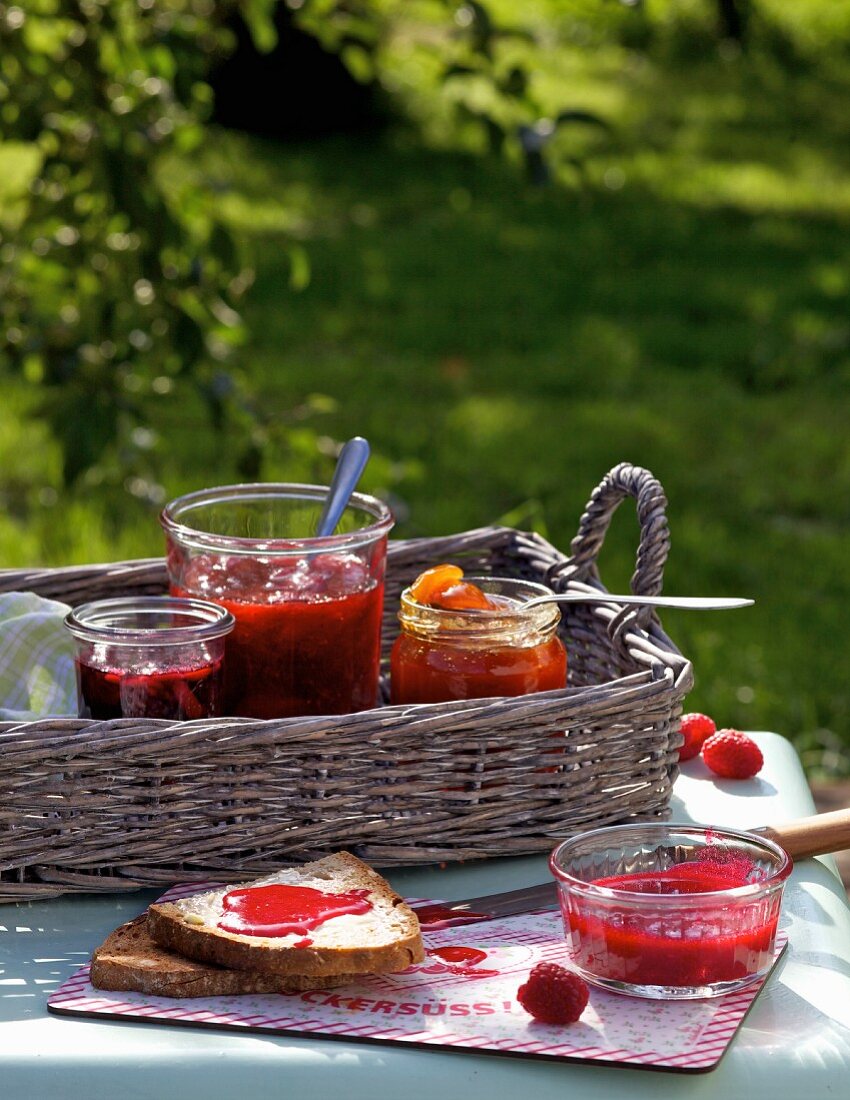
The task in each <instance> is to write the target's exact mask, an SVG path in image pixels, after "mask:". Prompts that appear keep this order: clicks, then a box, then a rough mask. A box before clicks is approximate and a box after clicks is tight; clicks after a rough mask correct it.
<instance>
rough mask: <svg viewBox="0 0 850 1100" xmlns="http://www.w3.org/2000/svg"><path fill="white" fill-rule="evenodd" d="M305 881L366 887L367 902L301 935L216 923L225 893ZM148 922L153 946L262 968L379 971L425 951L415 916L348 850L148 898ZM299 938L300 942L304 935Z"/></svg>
mask: <svg viewBox="0 0 850 1100" xmlns="http://www.w3.org/2000/svg"><path fill="white" fill-rule="evenodd" d="M278 884H280V885H288V886H307V887H311V888H313V889H316V890H320V891H322V892H323V893H326V894H344V893H347V892H349V891H352V890H362V891H365V896H366V898H367V900H368V901H369V902H370V903H371V908H370V909H369V911H368V912H366V913H358V914H354V913H349V914H345V915H342V916H335V917H332V918H331V919H329V920H326V921H325V922H324V923H323V924H320V925H318V927H316V928H315V929H313V930H312V931H310V932H309V933H308V934H307V936H306V937H305V936H303V935H301V934H296V933H292V934H289V935H285V936H272V937H265V936H252V935H246V934H243V933H235V932H228V931H225V930H224V929H222V928H219V927H218V924H219V921H220V920H221V919H222V918H223V917H224V915H225V910H224V906H223V898H224V895H225V894H227V893H228V892H229V891H230V890H237V889H238V890H244V889H247V888H250V887H256V886H270V885H278ZM148 928H149V930H150V933H151V935H152V936H153V938H154V939H155V940H156V942H157V943H158V944H160V946H162V947H165V948H166V949H167V950H168V951H174V952H176V953H177V954H179V955H183V956H185V957H187V958H191V959H197V960H199V961H201V962H206V963H214V964H216V965H218V966H226V967H228V968H229V969H233V970H251V971H255V972H258V973H264V974H268V973H271V974H301V975H305V976H310V977H317V976H325V975H333V974H385V973H391V972H393V971H399V970H406V969H407V967H408V966H410V965H411V963H416V962H421V961H422V960H423V958H424V957H425V952H424V950H423V947H422V937H421V935H420V932H419V921H418V920H417V917H416V914H415V913H414V912H413V910H412V909H411V908H410V907H409V906H408V905H407V904H405V902H404V901H403V900H402V898H400V897H399V896H398V895H397V894H396V893H394V891H393V890H392V888H391V887H390V885H389V883H387V882H386V881H385V880H384V879H382V878H381V876H380V875H379V874H378V873H377V871H373V870H372V868H371V867H369V866H367V865H366V864H365V863H362V862H361V861H360V860H359V859H357V857H356V856H353V855H351V854H350V853H348V852H337V853H336V854H335V855H332V856H325V858H324V859H318V860H316V861H314V862H313V863H305V864H304V865H303V866H301V867H287V868H285V869H284V870H281V871H277V872H275V874H273V875H266V876H264V877H263V878H259V879H256V880H255V881H254V882H250V883H243V884H241V885H240V886H223V887H220V888H219V889H218V890H210V891H209V892H207V893H205V894H195V895H194V896H192V897H188V898H183V899H181V900H180V901H176V902H163V903H160V904H155V905H151V907H150V908H149V910H148ZM305 941H306V942H305Z"/></svg>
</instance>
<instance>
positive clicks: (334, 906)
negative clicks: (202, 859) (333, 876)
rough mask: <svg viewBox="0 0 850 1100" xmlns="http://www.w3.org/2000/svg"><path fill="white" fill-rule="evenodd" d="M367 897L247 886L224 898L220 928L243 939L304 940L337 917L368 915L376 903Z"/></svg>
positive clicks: (303, 888) (306, 888)
mask: <svg viewBox="0 0 850 1100" xmlns="http://www.w3.org/2000/svg"><path fill="white" fill-rule="evenodd" d="M367 894H368V891H367V890H349V891H348V892H347V893H344V894H326V893H324V892H323V891H322V890H316V889H314V888H313V887H312V886H287V885H285V884H283V883H275V884H270V885H268V886H246V887H244V888H243V889H240V890H230V891H228V893H226V894H225V895H224V897H223V898H222V905H223V907H224V916H223V917H222V919H221V920H220V921H219V922H218V927H219V928H220V929H221V930H222V931H224V932H234V933H235V934H236V935H240V936H267V937H274V936H291V935H299V936H304V935H306V933H307V932H311V931H312V930H313V929H314V928H318V927H319V925H320V924H324V923H325V921H329V920H332V919H333V918H334V917H344V916H348V915H359V914H362V913H368V912H369V910H370V909H371V908H372V903H371V901H369V900H368V897H367ZM309 942H310V941H309V940H308V941H307V942H306V943H304V944H300V945H299V944H296V946H307V945H308V944H309Z"/></svg>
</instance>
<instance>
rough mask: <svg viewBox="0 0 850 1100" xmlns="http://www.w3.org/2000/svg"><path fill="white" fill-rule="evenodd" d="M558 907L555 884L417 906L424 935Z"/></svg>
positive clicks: (550, 883)
mask: <svg viewBox="0 0 850 1100" xmlns="http://www.w3.org/2000/svg"><path fill="white" fill-rule="evenodd" d="M557 904H558V890H557V886H556V884H555V883H554V882H544V883H542V884H541V885H540V886H525V887H523V888H522V889H521V890H505V891H504V892H503V893H501V894H483V895H482V896H481V897H477V898H463V899H462V900H461V901H446V902H437V903H434V902H427V903H424V904H422V905H414V906H413V909H414V911H415V913H416V915H417V916H418V918H419V924H420V925H421V927H422V930H423V931H424V932H436V931H437V930H438V929H440V928H454V927H457V926H458V925H462V924H478V922H479V921H483V920H494V919H495V918H496V917H511V916H514V915H515V914H517V913H531V912H533V911H534V910H535V909H553V908H554V907H555V906H556V905H557Z"/></svg>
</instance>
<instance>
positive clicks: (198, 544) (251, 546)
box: [159, 481, 395, 557]
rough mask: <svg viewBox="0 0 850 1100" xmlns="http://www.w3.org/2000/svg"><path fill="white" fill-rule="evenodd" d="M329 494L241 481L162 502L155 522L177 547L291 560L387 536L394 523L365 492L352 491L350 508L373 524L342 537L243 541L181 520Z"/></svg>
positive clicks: (317, 487) (382, 506)
mask: <svg viewBox="0 0 850 1100" xmlns="http://www.w3.org/2000/svg"><path fill="white" fill-rule="evenodd" d="M328 492H329V486H327V485H303V484H300V483H298V482H286V481H266V482H245V483H243V484H237V485H218V486H215V487H213V488H210V489H198V490H196V491H194V492H191V493H184V494H183V495H182V496H179V497H175V499H174V500H171V501H169V502H168V504H166V506H165V507H164V508H163V509H162V511H161V512H160V515H159V522H160V524H161V526H162V528H163V530H164V531H165V533H166V535H168V536H170V537H171V538H173V539H174V540H175V542H177V543H178V544H179V545H181V546H190V547H192V548H193V549H197V550H212V551H214V552H217V553H222V552H224V553H228V554H245V555H254V556H256V555H257V554H258V553H262V555H263V556H264V557H289V556H293V555H296V554H303V553H305V551H310V552H317V551H340V550H350V549H354V548H355V547H358V546H364V545H368V544H369V543H372V542H376V541H377V540H378V539H379V538H382V537H383V536H384V535H386V534H387V533H388V532H389V530H390V529H391V528H392V526H393V524H394V522H395V520H394V519H393V514H392V512H391V511H390V509H389V506H388V505H386V504H385V503H384V502H383V501H382V500H379V499H378V498H377V497H373V496H369V495H367V494H366V493H352V494H351V497H350V498H349V501H348V505H347V506H346V510H348V508H351V507H354V508H357V509H359V510H360V511H362V512H366V513H367V514H369V515H371V516H373V517H374V520H375V522H374V523H370V524H367V525H366V526H365V527H359V528H357V529H356V530H354V531H347V532H345V533H344V534H340V535H324V536H322V537H321V538H320V537H317V536H304V537H301V538H287V537H284V536H281V537H279V538H274V537H272V538H269V537H265V538H247V537H243V536H240V535H219V534H216V533H215V532H213V531H204V530H202V529H200V528H196V527H191V526H190V525H188V524H186V523H182V522H181V521H180V517H181V514H182V513H183V512H191V511H192V510H193V509H195V508H200V507H203V506H205V505H211V504H226V503H228V502H230V501H235V502H239V501H250V500H282V499H290V500H304V501H314V502H316V503H324V501H325V499H326V498H327V495H328Z"/></svg>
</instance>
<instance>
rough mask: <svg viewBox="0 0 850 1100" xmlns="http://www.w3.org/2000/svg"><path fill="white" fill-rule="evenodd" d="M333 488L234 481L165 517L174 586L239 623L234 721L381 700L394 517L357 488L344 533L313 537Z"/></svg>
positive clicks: (233, 666)
mask: <svg viewBox="0 0 850 1100" xmlns="http://www.w3.org/2000/svg"><path fill="white" fill-rule="evenodd" d="M327 492H328V490H327V488H325V487H321V486H314V485H290V484H279V483H270V484H260V485H231V486H224V487H222V488H217V489H205V490H203V491H201V492H197V493H189V494H188V495H186V496H183V497H180V498H179V499H178V500H175V501H173V502H172V503H171V504H169V505H167V507H166V508H165V509H164V510H163V513H162V516H161V523H162V526H163V528H164V530H165V536H166V542H167V549H168V573H169V578H170V582H171V591H172V592H173V593H174V594H175V595H180V596H187V595H188V596H194V597H198V598H201V599H204V600H211V601H213V602H214V603H217V604H220V605H221V606H222V607H224V608H226V609H227V610H228V611H230V612H231V614H232V615H233V617H234V619H235V621H236V625H235V627H234V630H233V634H232V636H231V638H230V640H229V642H228V650H227V676H226V680H225V713H226V714H228V715H235V716H240V717H247V718H285V717H291V716H298V715H311V714H346V713H349V712H352V711H359V710H367V709H369V708H370V707H373V706H375V704H376V702H377V695H378V671H379V661H380V648H381V618H382V614H383V593H384V571H385V566H386V552H387V534H388V532H389V530H390V528H391V527H392V524H393V520H392V515H391V513H390V511H389V509H388V508H387V506H386V505H385V504H383V503H382V502H381V501H379V500H376V499H375V498H374V497H369V496H365V495H363V494H361V493H354V494H352V497H351V500H350V502H349V505H348V507H347V508H346V510H345V512H344V513H343V516H342V519H341V521H340V523H339V525H338V527H337V531H336V533H335V534H333V535H330V536H328V537H322V538H316V537H314V536H313V535H312V532H314V531H315V529H316V524H317V522H318V519H319V516H320V514H321V511H322V507H323V505H324V503H325V498H326V497H327Z"/></svg>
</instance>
